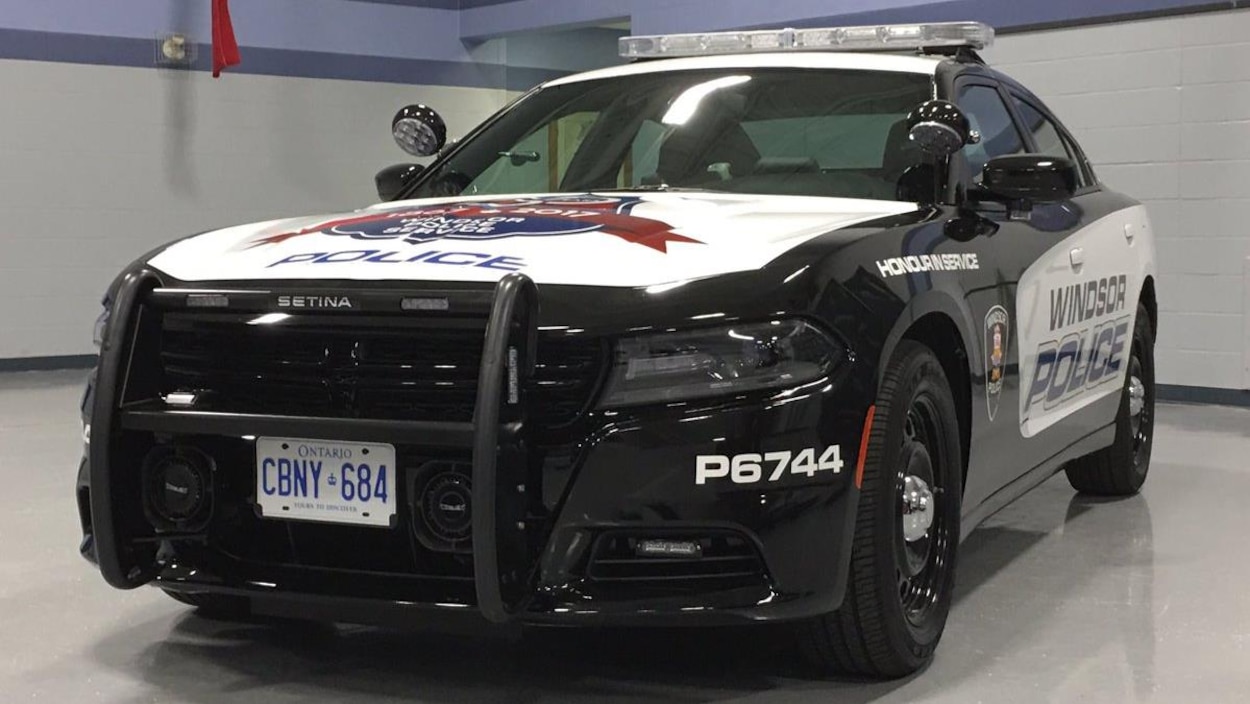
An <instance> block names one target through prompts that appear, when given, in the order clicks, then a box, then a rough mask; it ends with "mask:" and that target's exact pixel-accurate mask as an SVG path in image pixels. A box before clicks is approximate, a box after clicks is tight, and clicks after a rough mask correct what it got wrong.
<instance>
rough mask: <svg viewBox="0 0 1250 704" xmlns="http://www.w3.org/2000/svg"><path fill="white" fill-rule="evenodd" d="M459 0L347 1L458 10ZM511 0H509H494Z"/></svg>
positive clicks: (349, 0) (506, 0) (507, 0)
mask: <svg viewBox="0 0 1250 704" xmlns="http://www.w3.org/2000/svg"><path fill="white" fill-rule="evenodd" d="M460 1H461V0H348V2H371V3H374V4H376V5H405V6H407V7H426V8H430V9H432V10H459V9H460ZM496 1H497V2H511V0H496Z"/></svg>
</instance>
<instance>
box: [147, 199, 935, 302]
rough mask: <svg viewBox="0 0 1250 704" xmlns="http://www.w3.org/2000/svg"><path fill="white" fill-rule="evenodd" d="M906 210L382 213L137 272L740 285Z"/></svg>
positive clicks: (235, 236)
mask: <svg viewBox="0 0 1250 704" xmlns="http://www.w3.org/2000/svg"><path fill="white" fill-rule="evenodd" d="M916 209H917V206H916V205H914V204H910V203H896V202H892V201H876V200H853V199H847V198H812V197H796V196H760V195H739V194H731V193H710V192H709V193H703V192H699V193H695V192H659V193H645V194H637V195H635V194H630V195H618V194H593V193H588V194H562V195H553V194H539V195H532V196H516V197H509V198H502V199H501V198H499V197H497V196H496V197H487V198H463V197H461V198H445V199H438V200H423V201H408V202H401V203H386V204H382V205H377V206H374V207H371V208H366V209H364V210H360V211H356V212H354V213H344V214H339V215H327V216H318V217H306V218H295V219H289V220H281V221H274V222H266V223H259V224H254V225H243V226H239V227H232V228H228V229H225V230H219V231H216V232H210V233H207V234H204V235H200V236H198V237H193V238H191V239H188V240H184V241H181V242H178V243H176V244H174V245H171V246H170V247H169V248H167V249H165V250H164V251H163V252H161V253H159V254H158V255H156V256H155V257H154V258H153V259H151V261H150V262H149V264H150V265H151V266H153V267H154V268H156V269H158V270H160V271H163V272H165V273H166V274H169V275H170V276H172V277H174V278H177V279H179V280H182V281H187V282H198V281H273V280H279V279H281V280H318V279H329V280H336V281H343V280H350V281H445V282H483V283H493V282H495V281H498V280H499V279H500V277H502V276H504V275H505V274H506V273H507V272H509V271H520V272H523V273H525V274H526V275H528V276H529V277H530V278H532V279H533V280H534V281H535V282H536V283H539V284H567V285H579V286H613V287H646V286H656V285H663V284H671V283H677V282H681V281H690V280H694V279H700V278H707V277H709V276H719V275H722V274H729V273H734V272H742V271H752V270H756V269H759V268H761V267H763V266H764V265H766V264H768V263H769V262H771V261H773V260H775V259H777V258H778V257H779V256H781V255H782V254H785V253H786V252H787V251H789V250H791V249H793V248H795V247H797V246H799V245H801V244H803V243H804V242H807V241H808V240H811V239H812V238H814V237H819V236H820V235H823V234H826V233H829V232H833V231H835V230H838V229H841V228H846V227H851V226H854V225H857V224H860V223H864V222H868V221H871V220H876V219H878V218H882V217H887V216H891V215H900V214H903V213H908V212H915V211H916Z"/></svg>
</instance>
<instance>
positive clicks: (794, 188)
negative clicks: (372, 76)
mask: <svg viewBox="0 0 1250 704" xmlns="http://www.w3.org/2000/svg"><path fill="white" fill-rule="evenodd" d="M932 95H933V77H932V76H928V75H923V74H909V73H894V72H878V71H823V70H794V69H775V70H774V69H726V70H718V71H665V72H658V73H653V74H641V75H637V76H625V77H618V78H613V79H610V80H597V81H580V82H574V83H568V84H564V85H556V86H552V87H548V88H544V89H543V90H540V91H537V92H535V93H533V94H531V95H530V96H528V97H527V98H525V99H524V100H522V101H521V102H519V103H517V104H516V105H515V106H514V107H513V108H512V109H510V110H509V111H508V112H506V113H505V114H503V115H502V116H500V117H499V118H498V119H497V120H495V121H494V122H493V123H492V124H491V125H490V127H488V128H487V129H485V130H484V131H482V132H481V133H479V134H478V135H477V136H476V137H475V138H474V139H472V140H471V141H469V142H466V143H465V144H463V145H462V146H461V147H460V148H459V149H458V150H457V151H456V153H455V154H454V155H453V156H452V157H451V159H449V160H447V161H445V162H443V163H442V164H440V165H439V167H437V168H436V169H434V170H432V171H431V173H430V175H429V177H427V178H426V179H424V180H423V182H422V185H421V187H420V188H418V189H417V192H416V193H415V194H411V195H413V196H416V197H425V196H442V195H506V194H533V193H578V192H586V191H592V190H612V189H630V188H635V189H654V188H663V187H672V188H695V189H703V190H709V191H724V192H730V193H759V194H780V195H807V196H838V197H850V198H875V199H883V200H893V199H896V198H897V197H899V192H900V190H899V180H900V178H901V177H902V174H904V172H906V171H908V169H909V168H910V167H913V166H916V165H918V164H921V163H922V162H923V159H924V157H923V155H922V154H921V153H920V151H919V150H918V149H916V148H915V147H914V146H913V145H912V144H911V142H910V141H909V140H908V138H907V129H906V120H905V118H906V115H907V114H908V113H909V112H910V111H911V110H912V109H914V108H915V107H916V106H918V105H919V104H921V103H922V102H924V101H925V100H926V99H928V98H929V97H931V96H932Z"/></svg>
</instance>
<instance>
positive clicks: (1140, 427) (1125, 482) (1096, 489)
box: [1064, 303, 1155, 496]
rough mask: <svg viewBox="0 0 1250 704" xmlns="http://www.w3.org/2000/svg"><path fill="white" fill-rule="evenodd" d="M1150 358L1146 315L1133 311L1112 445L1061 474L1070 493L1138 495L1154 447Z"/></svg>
mask: <svg viewBox="0 0 1250 704" xmlns="http://www.w3.org/2000/svg"><path fill="white" fill-rule="evenodd" d="M1154 419H1155V357H1154V330H1153V329H1151V326H1150V314H1149V313H1148V312H1147V311H1146V307H1145V306H1144V305H1142V304H1140V303H1139V304H1138V305H1137V323H1136V324H1135V325H1134V327H1133V347H1132V351H1131V352H1130V353H1129V358H1128V373H1127V374H1125V379H1124V391H1123V393H1121V395H1120V410H1119V412H1118V413H1117V414H1116V421H1115V444H1113V445H1112V446H1111V447H1108V448H1106V449H1103V450H1099V451H1097V452H1093V453H1090V454H1088V455H1086V456H1084V457H1081V458H1079V459H1076V460H1074V461H1072V462H1070V463H1068V466H1067V467H1065V468H1064V471H1065V472H1066V473H1067V475H1068V483H1069V484H1071V485H1072V488H1073V489H1076V490H1077V491H1079V492H1081V493H1083V494H1092V495H1095V496H1130V495H1132V494H1136V493H1137V492H1138V491H1140V490H1141V487H1142V484H1144V483H1145V482H1146V474H1147V473H1148V472H1149V471H1150V452H1151V448H1152V447H1153V445H1154Z"/></svg>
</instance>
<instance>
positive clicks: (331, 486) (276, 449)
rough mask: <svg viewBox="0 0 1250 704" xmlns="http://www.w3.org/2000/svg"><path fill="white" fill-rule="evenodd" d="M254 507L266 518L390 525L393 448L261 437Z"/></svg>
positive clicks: (257, 456)
mask: <svg viewBox="0 0 1250 704" xmlns="http://www.w3.org/2000/svg"><path fill="white" fill-rule="evenodd" d="M256 506H257V508H258V510H259V512H260V515H261V516H262V517H264V518H285V519H289V520H294V521H318V522H322V523H346V524H350V525H358V526H381V527H389V526H392V525H394V520H395V446H394V445H383V444H371V443H359V442H325V441H322V440H300V439H297V438H257V439H256Z"/></svg>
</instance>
